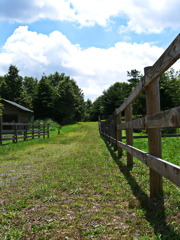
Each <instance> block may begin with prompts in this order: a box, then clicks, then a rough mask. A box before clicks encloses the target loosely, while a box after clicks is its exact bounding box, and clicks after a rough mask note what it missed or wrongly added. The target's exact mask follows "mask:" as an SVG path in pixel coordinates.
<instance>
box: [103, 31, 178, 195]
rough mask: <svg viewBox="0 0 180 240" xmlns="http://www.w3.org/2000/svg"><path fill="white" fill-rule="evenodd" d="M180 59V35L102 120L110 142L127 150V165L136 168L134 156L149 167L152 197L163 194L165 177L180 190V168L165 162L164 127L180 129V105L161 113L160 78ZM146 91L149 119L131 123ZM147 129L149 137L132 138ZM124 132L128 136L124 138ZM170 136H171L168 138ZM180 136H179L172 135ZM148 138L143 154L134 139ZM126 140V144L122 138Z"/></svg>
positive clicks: (119, 151)
mask: <svg viewBox="0 0 180 240" xmlns="http://www.w3.org/2000/svg"><path fill="white" fill-rule="evenodd" d="M179 58H180V34H179V35H178V36H177V37H176V39H175V40H174V41H173V42H172V43H171V45H170V46H169V47H168V48H167V50H166V51H165V52H164V53H163V54H162V56H161V57H160V58H159V59H158V60H157V61H156V62H155V64H154V65H153V66H152V67H146V68H145V69H144V76H143V77H142V79H141V80H140V81H139V83H138V84H137V86H136V88H135V89H134V91H133V92H132V93H131V94H130V95H129V97H128V98H127V99H125V100H124V103H123V104H122V105H121V106H120V107H119V108H117V109H115V111H114V113H113V114H112V116H110V117H109V118H108V119H106V120H105V121H101V119H100V117H99V132H100V134H101V136H102V137H104V138H105V139H106V140H107V141H108V143H110V144H112V145H113V146H114V150H117V151H118V156H119V157H121V156H122V150H123V149H124V150H126V151H127V165H128V166H132V165H133V156H134V157H136V158H137V159H139V160H140V161H141V162H142V163H144V164H146V165H147V167H149V172H150V196H155V195H158V194H160V193H162V192H163V188H162V176H163V177H165V178H167V179H169V180H170V181H172V182H173V183H175V184H176V185H177V186H179V187H180V166H177V165H174V164H172V163H170V162H167V161H164V160H163V159H162V150H161V137H162V136H163V135H162V136H161V128H163V129H164V128H170V127H175V128H179V127H180V106H178V107H175V108H172V109H169V110H166V111H164V112H161V111H160V95H159V94H160V93H159V79H158V78H159V77H160V76H161V75H162V74H163V73H164V72H165V71H166V70H167V69H168V68H169V67H171V66H172V65H173V64H174V63H175V62H176V61H177V60H178V59H179ZM142 91H146V107H147V112H146V116H145V117H142V118H138V119H135V120H132V102H133V101H134V100H135V99H136V98H137V97H138V96H139V95H140V94H141V93H142ZM122 112H125V122H122ZM135 129H136V130H137V129H147V136H133V130H135ZM122 130H125V132H126V137H122ZM165 136H168V135H165ZM172 136H180V135H170V137H172ZM145 137H147V138H148V148H149V152H148V153H146V152H143V151H141V150H139V149H137V148H135V147H133V138H145ZM124 138H126V143H123V142H122V139H124Z"/></svg>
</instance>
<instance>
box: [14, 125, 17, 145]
mask: <svg viewBox="0 0 180 240" xmlns="http://www.w3.org/2000/svg"><path fill="white" fill-rule="evenodd" d="M14 127H15V130H14V140H13V142H14V143H17V142H18V132H17V124H15V125H14Z"/></svg>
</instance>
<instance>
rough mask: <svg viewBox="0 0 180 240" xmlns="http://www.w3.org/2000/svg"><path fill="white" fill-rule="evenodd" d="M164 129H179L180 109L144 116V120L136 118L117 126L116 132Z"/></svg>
mask: <svg viewBox="0 0 180 240" xmlns="http://www.w3.org/2000/svg"><path fill="white" fill-rule="evenodd" d="M160 127H161V128H166V127H180V107H175V108H172V109H170V110H166V111H164V112H158V113H156V114H152V115H149V116H146V117H145V118H144V117H143V118H138V119H135V120H132V121H128V122H126V123H121V124H118V125H117V129H118V130H120V129H121V130H126V129H129V128H133V129H142V128H143V129H146V128H160Z"/></svg>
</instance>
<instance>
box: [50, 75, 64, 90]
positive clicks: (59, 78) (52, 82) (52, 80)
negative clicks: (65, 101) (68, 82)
mask: <svg viewBox="0 0 180 240" xmlns="http://www.w3.org/2000/svg"><path fill="white" fill-rule="evenodd" d="M64 77H65V73H61V74H59V73H58V72H55V73H54V74H50V75H49V76H48V82H49V84H50V85H51V86H53V87H56V86H57V85H58V84H59V82H60V81H62V80H63V79H64Z"/></svg>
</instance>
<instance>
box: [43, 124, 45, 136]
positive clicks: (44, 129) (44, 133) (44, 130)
mask: <svg viewBox="0 0 180 240" xmlns="http://www.w3.org/2000/svg"><path fill="white" fill-rule="evenodd" d="M43 138H45V124H43Z"/></svg>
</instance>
